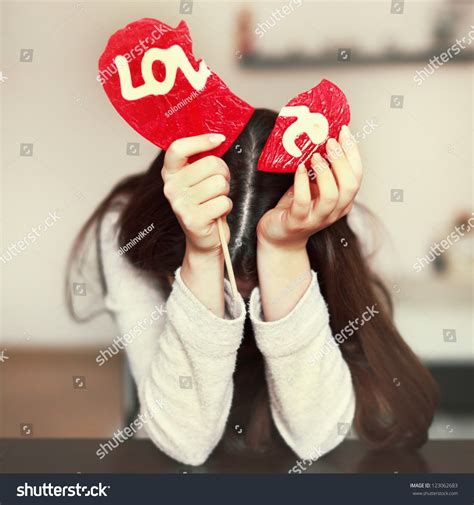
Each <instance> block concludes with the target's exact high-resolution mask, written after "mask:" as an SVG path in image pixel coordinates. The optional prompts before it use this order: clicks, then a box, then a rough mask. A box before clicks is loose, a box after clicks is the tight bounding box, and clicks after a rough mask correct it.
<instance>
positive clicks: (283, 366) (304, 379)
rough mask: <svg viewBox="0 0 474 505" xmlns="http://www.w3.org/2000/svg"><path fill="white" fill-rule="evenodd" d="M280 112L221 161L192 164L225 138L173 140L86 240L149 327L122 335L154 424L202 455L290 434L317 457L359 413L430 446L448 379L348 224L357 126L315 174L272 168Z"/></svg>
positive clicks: (128, 184) (184, 451)
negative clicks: (417, 346)
mask: <svg viewBox="0 0 474 505" xmlns="http://www.w3.org/2000/svg"><path fill="white" fill-rule="evenodd" d="M276 117H277V114H276V113H275V112H272V111H269V110H264V109H258V110H256V111H255V113H254V115H253V117H252V119H251V120H250V122H249V123H248V125H247V126H246V128H245V130H244V131H243V132H242V133H241V135H240V137H239V138H238V139H237V140H236V141H235V143H234V145H233V147H232V148H231V149H229V150H228V151H227V153H226V154H225V155H224V156H223V158H222V159H219V158H216V157H213V156H206V157H204V158H202V159H200V160H198V161H196V162H194V163H189V161H188V159H189V157H191V156H192V155H194V154H197V153H203V152H206V151H208V150H211V149H213V148H214V147H215V146H216V145H218V144H219V142H222V140H223V137H222V135H219V134H212V135H202V136H198V137H191V138H184V139H180V140H177V141H175V142H174V143H173V144H172V145H171V146H170V148H169V149H168V151H167V152H162V153H160V154H159V155H158V157H157V158H156V160H155V161H154V162H153V164H152V166H151V167H150V169H149V170H148V171H147V172H145V173H144V174H140V175H136V176H131V177H129V178H127V179H125V180H124V181H122V182H121V183H119V184H118V185H117V186H116V187H115V188H114V189H113V190H112V191H111V193H110V194H109V195H108V196H107V198H106V199H105V200H104V201H103V202H102V203H101V204H100V205H99V207H98V208H97V210H96V211H95V212H94V214H93V215H92V216H91V217H90V218H89V220H88V221H87V222H86V224H85V225H84V228H83V229H82V231H81V233H80V234H79V236H78V238H77V241H76V244H75V247H74V251H75V253H74V254H73V257H72V261H74V260H75V257H76V255H77V251H78V250H79V248H80V245H81V243H82V242H84V239H85V237H86V234H87V233H88V231H89V230H91V229H92V228H95V229H96V230H97V234H98V237H99V240H98V246H99V252H100V257H99V259H100V265H101V267H102V273H103V276H102V278H103V287H104V294H105V301H106V306H107V308H108V309H109V310H110V311H112V312H113V313H114V315H115V318H116V320H117V323H118V325H119V327H120V329H121V332H122V333H127V332H128V331H129V330H130V329H131V328H133V327H137V326H139V327H140V331H139V334H138V336H136V338H133V339H129V341H128V342H127V343H124V345H126V352H127V356H128V358H129V361H130V366H131V370H132V374H133V377H134V380H135V383H136V386H137V391H138V397H139V402H140V408H141V411H142V414H143V417H142V419H145V422H144V426H145V430H146V432H147V433H148V435H149V436H150V438H151V439H152V440H153V442H154V443H155V444H156V446H157V447H158V448H159V449H161V450H162V451H164V452H165V453H167V454H168V455H170V456H171V457H173V458H175V459H177V460H179V461H182V462H184V463H187V464H191V465H199V464H202V463H203V462H204V461H205V460H206V459H207V458H208V456H209V455H210V453H211V452H212V450H213V449H214V448H215V446H216V445H217V444H218V442H219V441H220V440H221V438H224V439H225V440H226V441H232V440H233V441H234V442H236V444H237V445H240V446H241V447H243V448H245V449H246V450H248V449H263V448H268V447H269V446H271V445H272V444H273V443H276V442H280V443H282V441H284V442H285V443H286V444H287V445H288V446H290V447H291V449H293V451H294V452H295V453H296V454H297V455H298V456H299V457H300V458H311V459H313V460H314V459H316V458H317V457H319V456H321V455H322V454H325V453H327V452H328V451H330V450H331V449H333V448H334V447H335V446H336V445H338V444H339V443H340V442H341V441H342V440H343V439H344V436H345V435H346V434H347V432H348V431H349V429H350V426H351V425H352V424H353V425H354V427H355V430H356V431H357V433H358V435H359V437H361V438H362V439H364V440H365V441H367V442H368V443H369V444H370V445H371V446H375V447H386V446H409V447H419V446H421V445H422V444H423V443H424V442H425V441H426V439H427V430H428V428H429V426H430V423H431V420H432V416H433V411H434V409H435V405H436V397H437V389H436V385H435V383H434V381H433V379H432V377H431V375H430V374H429V372H428V371H427V370H426V369H425V368H424V367H423V366H422V365H421V364H420V362H419V361H418V359H417V358H416V356H415V355H414V354H413V352H412V351H411V350H410V348H409V347H408V346H407V345H406V344H405V342H404V341H403V340H402V338H401V337H400V335H399V333H398V332H397V330H396V328H395V327H394V325H393V322H392V318H391V304H390V300H389V296H388V293H387V292H386V290H385V289H384V288H383V286H382V284H381V283H380V281H379V280H378V279H377V277H376V276H375V275H374V274H373V273H372V272H371V271H370V269H369V267H368V265H367V263H366V261H365V259H364V258H363V256H362V254H361V246H360V244H359V242H358V239H357V237H356V236H355V235H354V232H353V231H352V229H351V228H350V227H349V225H348V222H347V214H348V212H349V211H350V210H351V208H352V205H353V201H354V197H355V195H356V193H357V191H358V189H359V186H360V182H361V178H362V165H361V161H360V157H359V153H358V150H357V146H356V143H355V141H354V139H353V137H352V136H351V134H350V132H349V129H348V128H347V127H343V129H342V130H341V134H340V136H339V139H331V140H329V142H328V144H327V154H328V156H327V157H328V159H329V163H327V162H326V161H325V160H324V159H323V158H322V157H321V156H319V155H315V156H314V157H313V160H312V169H311V170H310V171H306V169H304V167H300V168H298V170H297V171H296V173H295V174H294V175H293V174H272V173H265V172H260V171H257V170H256V165H257V161H258V158H259V156H260V153H261V151H262V149H263V146H264V144H265V141H266V139H267V137H268V136H269V135H270V133H271V131H272V128H273V126H274V123H275V120H276ZM221 216H225V217H226V221H227V223H226V225H225V229H226V233H227V236H228V239H230V242H229V249H230V253H231V257H232V262H233V265H234V269H235V274H236V277H237V282H238V287H239V292H240V294H239V296H238V297H237V298H236V299H232V297H231V295H230V286H229V282H228V281H227V280H226V279H225V278H224V261H223V256H222V254H221V247H220V244H219V237H218V232H217V225H216V219H217V218H219V217H221ZM144 229H146V230H152V231H151V232H150V233H147V234H146V236H145V234H144V232H143V230H144ZM341 242H342V243H343V244H344V245H345V247H344V246H343V245H342V244H341ZM120 248H122V249H121V251H120V252H118V251H119V249H120ZM123 251H126V252H124V253H123V254H122V252H123ZM247 298H248V308H247V307H246V304H245V303H244V299H247ZM161 305H163V310H162V315H161V317H159V318H158V320H154V319H156V318H152V317H151V314H152V313H153V312H154V311H155V312H156V307H157V306H158V307H160V306H161ZM395 378H399V379H400V381H401V384H400V385H399V387H397V384H394V382H395Z"/></svg>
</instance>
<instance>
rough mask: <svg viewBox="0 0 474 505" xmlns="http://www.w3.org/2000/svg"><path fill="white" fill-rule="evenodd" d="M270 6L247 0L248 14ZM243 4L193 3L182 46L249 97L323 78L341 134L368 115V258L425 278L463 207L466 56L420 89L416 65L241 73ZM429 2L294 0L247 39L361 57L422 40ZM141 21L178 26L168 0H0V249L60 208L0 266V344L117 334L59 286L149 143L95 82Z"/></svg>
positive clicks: (290, 92) (142, 162)
mask: <svg viewBox="0 0 474 505" xmlns="http://www.w3.org/2000/svg"><path fill="white" fill-rule="evenodd" d="M284 4H288V2H271V3H270V2H261V3H259V4H258V5H254V4H252V8H253V10H254V21H255V24H256V23H258V22H261V21H265V20H266V19H267V18H268V17H269V16H270V15H271V13H272V11H273V10H274V9H275V8H277V7H281V6H282V5H284ZM241 5H242V4H241V3H237V2H224V1H220V2H197V1H195V2H194V6H193V14H192V15H188V16H182V17H183V18H184V19H186V21H187V22H188V24H189V26H190V29H191V33H192V35H193V40H194V48H195V54H196V55H198V56H201V57H204V58H205V60H206V62H207V63H208V65H209V66H210V67H211V68H212V69H213V70H215V71H216V72H218V73H219V75H220V76H221V77H222V78H223V79H224V80H225V81H226V82H227V83H228V84H229V86H230V87H231V89H232V90H233V91H234V92H236V93H237V94H239V95H241V96H242V97H243V98H244V99H246V100H247V101H249V102H250V103H252V104H253V105H255V106H263V107H271V108H276V109H278V108H279V107H281V106H282V105H283V104H284V103H286V101H287V100H288V99H289V98H291V97H292V96H294V95H296V94H297V93H298V92H300V91H303V90H305V89H308V88H310V87H312V86H314V85H315V84H316V83H317V82H319V80H320V79H321V78H328V79H330V80H332V81H334V82H335V83H337V84H338V85H339V86H340V87H341V88H342V89H343V90H345V91H346V93H347V95H348V98H349V101H350V103H351V105H352V117H353V119H352V128H353V130H354V131H357V130H359V129H360V128H361V126H362V125H363V124H364V123H365V121H366V120H367V119H370V118H376V121H377V123H378V124H379V125H380V126H379V127H378V128H377V129H376V130H375V131H374V133H373V134H372V135H370V136H369V137H368V138H367V139H366V140H365V141H364V142H363V143H362V144H361V146H360V147H361V150H362V152H363V155H364V160H365V169H366V177H365V182H364V186H363V189H362V191H361V195H360V200H361V201H362V202H364V203H365V204H367V205H368V206H369V207H370V208H371V209H372V210H373V211H374V212H375V213H376V214H377V215H378V216H379V218H380V219H381V220H382V221H383V223H384V226H385V228H386V230H387V231H388V234H389V236H390V237H391V239H390V240H389V241H388V242H387V247H386V248H385V249H384V251H383V254H382V261H381V264H382V265H383V268H384V271H385V273H386V274H387V275H389V276H391V277H392V278H393V279H402V278H406V277H411V278H414V279H415V280H416V281H418V280H421V279H422V278H423V276H426V275H428V273H427V271H426V272H423V273H420V274H415V272H414V270H413V268H412V264H413V263H414V261H415V260H416V258H417V257H418V256H420V255H423V254H424V253H425V252H426V250H427V248H428V247H429V246H430V244H431V243H432V242H433V241H434V240H435V239H437V238H438V237H437V233H440V230H443V229H445V228H446V229H448V230H449V227H450V226H451V222H452V219H453V215H454V214H456V213H458V212H459V211H461V210H463V209H464V210H467V211H469V212H470V211H471V210H472V167H473V163H472V132H473V128H472V99H473V97H472V65H456V64H454V63H447V64H445V65H444V66H443V67H442V68H441V69H439V70H438V71H437V72H436V73H435V74H434V75H433V76H432V77H430V78H429V79H428V80H427V81H426V82H425V83H424V84H423V85H422V86H417V85H416V84H415V83H414V82H413V74H414V72H415V71H416V70H417V69H418V68H419V67H418V66H416V65H406V66H380V67H357V66H354V67H351V66H350V65H344V66H342V65H341V66H340V67H331V68H317V69H313V70H301V71H291V72H290V71H287V70H282V71H273V72H256V71H243V70H242V69H241V68H239V67H238V65H237V63H238V58H237V55H236V54H235V47H234V37H233V34H234V30H235V15H236V12H237V11H238V9H240V8H241ZM436 5H437V4H436V3H435V2H430V3H424V2H423V3H421V2H420V3H413V2H410V3H407V4H406V5H405V13H404V14H403V15H391V14H390V3H389V2H385V1H384V2H364V3H361V2H356V1H351V2H333V3H322V2H304V4H303V5H302V6H301V7H298V8H295V10H294V13H293V14H291V16H288V17H286V18H285V19H283V20H281V21H280V22H279V24H278V25H277V26H276V27H275V28H273V29H272V30H270V31H269V32H268V33H266V34H265V36H264V37H263V38H262V39H257V43H258V44H259V47H261V48H262V50H265V51H267V52H275V51H277V50H279V49H280V48H284V47H286V45H287V43H290V42H291V43H293V44H294V45H296V46H298V47H301V48H308V49H309V48H317V47H321V45H323V46H326V45H333V44H334V45H336V46H338V45H340V46H342V47H345V46H349V47H354V48H356V47H357V48H361V49H364V50H366V51H369V52H372V51H378V50H381V49H382V48H383V47H384V46H386V45H388V44H390V43H396V44H400V45H401V46H402V47H405V48H408V49H415V48H419V47H422V46H423V45H426V44H428V42H429V28H430V26H429V22H430V20H431V19H432V16H433V15H434V12H435V10H436ZM141 17H156V18H159V19H161V20H163V21H165V22H167V23H168V24H171V25H176V24H177V22H178V21H179V19H180V18H181V16H180V14H179V2H152V3H137V2H101V3H98V2H85V3H78V2H71V3H70V2H52V3H42V2H33V3H27V2H20V1H18V2H9V3H8V2H7V3H4V4H3V19H2V42H3V54H2V63H1V67H0V68H1V70H2V71H3V75H6V76H7V77H8V80H7V81H5V82H3V83H1V84H0V87H1V91H2V100H3V104H2V105H3V118H2V119H3V120H2V144H3V152H2V181H1V182H2V186H1V202H2V216H1V219H2V222H1V224H2V236H1V247H0V250H1V252H2V253H3V252H5V251H6V248H7V247H8V245H10V244H11V243H13V242H17V241H18V240H21V239H22V238H23V237H24V236H26V235H27V234H28V232H30V231H31V229H32V227H34V226H37V225H38V224H39V223H41V222H42V221H43V220H44V219H45V218H46V217H47V216H48V213H49V212H51V211H54V210H55V209H60V210H59V211H58V214H59V215H60V216H61V219H60V220H59V221H58V222H57V223H56V224H54V225H53V226H52V227H51V228H50V229H48V230H47V231H45V232H44V233H43V234H42V235H41V236H40V237H39V238H38V239H37V241H36V243H34V244H32V245H30V246H29V247H28V248H27V249H26V250H25V251H24V252H22V253H21V254H20V255H19V256H18V257H16V258H14V259H13V260H12V261H9V262H8V263H7V264H2V263H0V268H1V274H2V300H1V303H2V312H1V315H2V321H1V323H2V326H1V337H2V340H3V342H4V345H21V344H25V345H26V344H31V343H35V344H38V345H43V344H44V345H73V344H74V345H77V344H82V345H90V344H95V343H97V342H107V341H110V338H111V337H112V336H113V335H115V329H114V325H113V324H112V322H111V321H110V320H109V319H108V317H101V318H99V319H97V320H95V321H94V322H92V323H89V324H87V325H77V324H75V323H73V322H72V321H70V319H69V318H68V316H67V315H66V311H65V308H64V303H63V299H62V283H63V275H64V267H65V260H66V253H67V251H68V249H69V246H70V244H71V242H72V239H73V237H74V236H75V234H76V232H77V230H78V228H79V227H80V225H81V224H82V223H83V222H84V220H85V219H86V218H87V216H88V215H89V214H90V213H91V212H92V210H93V209H94V208H95V206H96V204H97V203H98V201H99V200H100V199H101V198H102V197H103V196H104V195H105V193H106V192H107V191H108V190H109V189H110V188H111V186H112V185H113V184H114V183H115V182H116V181H118V180H119V179H121V178H122V177H123V176H125V175H127V174H131V173H137V172H140V171H142V170H143V169H144V168H146V167H147V165H148V163H149V162H150V160H152V159H153V157H154V155H155V154H156V149H155V147H154V146H153V145H151V144H149V143H148V142H147V141H145V140H144V139H141V138H140V137H139V135H138V134H137V133H135V132H134V131H133V130H132V129H131V128H130V127H129V126H128V125H127V124H126V123H125V122H124V121H123V120H122V119H121V118H120V117H119V116H118V115H117V113H116V112H115V111H114V109H113V107H112V106H111V105H110V103H109V102H108V101H107V99H106V96H105V94H104V92H103V90H102V88H101V86H100V84H99V83H98V82H97V81H96V75H97V60H98V57H99V56H100V54H101V52H102V50H103V48H104V47H105V44H106V41H107V38H108V36H109V35H110V34H111V33H112V32H114V31H115V30H116V29H118V28H121V27H122V26H124V25H125V24H126V23H128V22H130V21H132V20H135V19H139V18H141ZM465 21H466V22H465V25H466V26H465V30H464V33H467V32H468V31H469V27H468V22H467V21H468V20H467V19H466V20H465ZM22 48H23V49H24V48H32V49H34V54H33V61H32V62H31V63H24V62H19V54H20V50H21V49H22ZM392 94H400V95H404V96H405V106H404V108H403V109H391V108H390V96H391V95H392ZM130 141H135V142H140V144H141V155H140V156H139V157H131V156H127V155H126V152H125V148H126V143H127V142H130ZM20 143H33V144H34V156H33V157H20V156H19V149H20ZM392 188H402V189H404V191H405V201H404V203H392V202H390V190H391V189H392ZM80 193H82V194H83V198H78V197H77V195H79V194H80ZM414 276H416V277H414ZM25 333H26V334H25Z"/></svg>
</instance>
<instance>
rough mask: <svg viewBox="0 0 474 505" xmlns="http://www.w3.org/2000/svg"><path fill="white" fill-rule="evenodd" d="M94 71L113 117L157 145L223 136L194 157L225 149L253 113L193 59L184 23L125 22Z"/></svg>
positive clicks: (163, 145) (204, 65)
mask: <svg viewBox="0 0 474 505" xmlns="http://www.w3.org/2000/svg"><path fill="white" fill-rule="evenodd" d="M117 57H118V58H117ZM116 58H117V59H116ZM99 71H100V72H99V76H98V77H97V79H98V80H99V81H100V82H101V83H102V85H103V86H104V89H105V92H106V93H107V96H108V97H109V99H110V101H111V102H112V104H113V106H114V107H115V108H116V109H117V111H118V113H119V114H120V115H121V116H122V117H123V118H124V119H125V121H127V123H129V124H130V125H131V126H132V127H133V128H134V129H135V130H136V131H137V132H138V133H140V134H141V135H142V136H143V137H145V138H146V139H148V140H149V141H150V142H153V144H156V145H157V146H158V147H160V148H162V149H167V148H168V147H169V145H170V144H171V143H172V142H173V141H174V140H176V139H178V138H182V137H189V136H192V135H199V134H202V133H208V132H209V133H210V132H214V133H222V134H224V135H225V136H226V140H225V141H224V142H223V143H222V144H221V145H219V146H218V147H216V148H215V149H214V150H213V151H209V152H207V153H204V154H202V155H200V156H197V157H196V158H195V159H197V158H199V157H201V156H205V155H208V154H211V153H212V154H214V155H216V156H220V155H222V154H223V153H224V152H225V151H227V149H228V148H229V147H230V146H231V145H232V143H233V142H234V140H235V139H236V138H237V137H238V136H239V134H240V132H241V131H242V130H243V128H244V127H245V125H246V124H247V122H248V120H249V119H250V116H251V115H252V113H253V110H254V109H253V107H251V106H250V105H249V104H247V103H245V102H244V101H243V100H241V99H240V98H238V97H237V96H236V95H234V94H233V93H232V92H231V91H230V90H229V88H228V87H227V86H226V85H225V83H224V82H223V81H222V80H221V79H220V78H219V77H218V76H217V75H216V74H215V73H213V72H211V71H210V70H209V69H208V67H207V66H206V64H205V63H204V61H203V60H202V59H201V60H198V59H196V58H195V57H194V56H193V54H192V40H191V36H190V33H189V29H188V27H187V25H186V23H185V22H184V21H181V22H180V23H179V25H178V26H177V27H176V28H171V27H170V26H168V25H166V24H164V23H162V22H161V21H158V20H156V19H140V20H139V21H135V22H133V23H130V24H129V25H127V26H126V27H125V28H123V29H121V30H119V31H117V32H116V33H114V34H113V35H112V36H111V37H110V39H109V42H108V44H107V47H106V48H105V50H104V52H103V54H102V56H101V57H100V60H99Z"/></svg>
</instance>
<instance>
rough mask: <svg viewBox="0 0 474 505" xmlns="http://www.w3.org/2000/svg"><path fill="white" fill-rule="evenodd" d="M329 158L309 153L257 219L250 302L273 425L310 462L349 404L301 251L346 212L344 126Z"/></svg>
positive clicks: (351, 144)
mask: <svg viewBox="0 0 474 505" xmlns="http://www.w3.org/2000/svg"><path fill="white" fill-rule="evenodd" d="M327 156H328V159H329V161H330V163H331V166H332V169H331V167H330V165H329V164H328V163H327V162H326V160H325V159H324V158H322V157H321V156H320V155H319V154H316V155H314V156H313V159H312V163H311V164H312V168H311V170H310V171H309V172H308V171H307V170H306V168H305V167H304V166H300V167H299V168H298V170H297V171H296V173H295V182H294V186H293V187H292V188H290V190H289V191H288V192H287V193H286V194H285V195H284V196H283V197H282V199H281V200H280V202H279V203H278V204H277V206H276V207H275V208H274V209H272V210H270V211H269V212H267V213H266V214H265V215H264V216H263V217H262V219H261V220H260V222H259V224H258V229H257V239H258V240H257V242H258V246H257V266H258V275H259V289H256V290H254V292H253V293H252V297H251V303H250V315H251V319H252V322H253V327H254V331H255V339H256V342H257V345H258V346H259V348H260V350H261V352H262V354H263V355H264V357H265V360H266V373H267V382H268V386H269V391H270V398H271V408H272V413H273V417H274V419H275V423H276V425H277V427H278V429H279V431H280V433H281V434H282V436H283V438H284V439H285V440H286V442H287V443H288V445H290V446H291V447H292V448H293V449H294V450H295V452H296V453H297V454H298V455H300V456H301V457H304V458H312V459H316V458H317V457H319V456H320V455H321V454H324V453H325V452H327V451H329V450H330V449H332V448H333V447H335V446H336V445H337V444H338V443H339V442H340V441H341V440H342V439H343V438H344V435H345V434H347V431H348V428H349V426H350V424H351V422H352V417H353V415H354V408H355V400H354V390H353V387H352V382H351V376H350V372H349V368H348V366H347V364H346V363H345V361H344V359H343V357H342V355H341V353H340V350H339V349H338V347H337V346H335V345H334V339H333V337H332V334H331V329H330V326H329V316H328V312H327V308H326V304H325V302H324V300H323V298H322V296H321V293H320V291H319V286H318V283H317V277H316V274H315V273H314V272H312V271H311V270H310V263H309V258H308V255H307V252H306V243H307V240H308V238H309V237H310V236H311V235H313V234H314V233H317V232H318V231H319V230H321V229H323V228H325V227H326V226H329V225H330V224H332V223H333V222H335V221H336V220H337V219H339V218H341V217H342V216H344V215H346V214H347V213H348V212H349V211H350V209H351V207H352V204H353V200H354V198H355V195H356V193H357V191H358V189H359V187H360V182H361V178H362V166H361V162H360V156H359V153H358V150H357V146H356V143H355V140H354V139H353V137H352V136H351V134H350V132H349V129H348V128H347V126H344V127H343V128H342V130H341V134H340V137H339V142H337V141H336V140H335V139H330V140H329V142H328V143H327ZM327 348H330V349H331V352H330V353H327V355H324V359H322V360H315V356H320V355H321V353H323V352H325V351H326V350H327Z"/></svg>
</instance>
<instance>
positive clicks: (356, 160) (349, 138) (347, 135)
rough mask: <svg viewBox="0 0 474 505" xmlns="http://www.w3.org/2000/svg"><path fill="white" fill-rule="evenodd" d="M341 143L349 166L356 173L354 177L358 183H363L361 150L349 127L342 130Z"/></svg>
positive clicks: (340, 134) (345, 126)
mask: <svg viewBox="0 0 474 505" xmlns="http://www.w3.org/2000/svg"><path fill="white" fill-rule="evenodd" d="M339 142H340V143H341V145H342V148H343V150H344V152H345V153H346V156H347V159H348V161H349V164H350V166H351V168H352V171H353V172H354V175H355V177H356V179H357V182H358V183H359V185H360V183H361V181H362V173H363V168H362V160H361V157H360V153H359V148H358V147H357V142H356V141H355V138H354V137H353V135H352V133H351V131H350V130H349V127H348V126H347V125H344V126H343V127H342V128H341V132H340V133H339Z"/></svg>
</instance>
